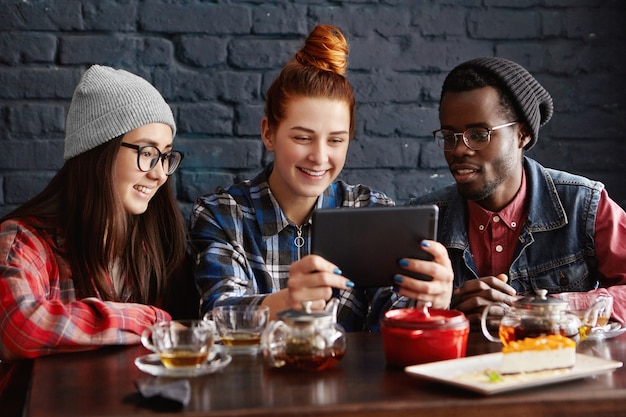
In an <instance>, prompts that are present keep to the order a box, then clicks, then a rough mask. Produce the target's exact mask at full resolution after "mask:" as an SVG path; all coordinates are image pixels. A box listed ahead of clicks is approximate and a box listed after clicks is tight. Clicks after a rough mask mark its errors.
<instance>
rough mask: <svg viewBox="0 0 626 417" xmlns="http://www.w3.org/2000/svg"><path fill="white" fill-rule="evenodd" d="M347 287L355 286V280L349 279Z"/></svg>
mask: <svg viewBox="0 0 626 417" xmlns="http://www.w3.org/2000/svg"><path fill="white" fill-rule="evenodd" d="M346 287H348V288H354V282H352V281H348V282H346Z"/></svg>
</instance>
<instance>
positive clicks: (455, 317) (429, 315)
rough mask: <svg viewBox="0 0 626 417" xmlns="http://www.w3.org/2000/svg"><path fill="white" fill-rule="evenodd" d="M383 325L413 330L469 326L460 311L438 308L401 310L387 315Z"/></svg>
mask: <svg viewBox="0 0 626 417" xmlns="http://www.w3.org/2000/svg"><path fill="white" fill-rule="evenodd" d="M381 324H382V325H383V326H387V327H398V328H403V329H413V330H433V329H457V328H463V327H467V326H469V321H468V320H467V317H465V314H463V313H462V312H461V311H458V310H444V309H438V308H431V309H429V308H428V306H427V305H426V306H424V307H423V308H420V307H417V308H399V309H396V310H389V311H387V312H386V313H385V317H384V318H383V319H382V322H381Z"/></svg>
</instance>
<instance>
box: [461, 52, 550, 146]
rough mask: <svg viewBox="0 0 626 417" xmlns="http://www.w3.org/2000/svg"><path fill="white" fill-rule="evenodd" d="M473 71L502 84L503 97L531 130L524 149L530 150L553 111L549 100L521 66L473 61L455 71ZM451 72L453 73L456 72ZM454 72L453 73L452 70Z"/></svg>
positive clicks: (489, 59) (493, 59)
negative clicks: (486, 73)
mask: <svg viewBox="0 0 626 417" xmlns="http://www.w3.org/2000/svg"><path fill="white" fill-rule="evenodd" d="M462 68H473V69H476V70H477V71H478V72H481V73H484V72H488V73H489V74H491V75H493V76H495V77H496V78H498V79H499V80H500V81H501V82H502V87H503V88H504V93H505V94H507V95H508V96H509V97H510V98H511V99H512V100H513V102H514V103H515V105H516V106H517V107H518V108H517V110H518V112H520V113H521V117H522V118H523V120H518V121H519V122H525V123H527V124H528V126H530V128H531V129H532V132H531V139H530V142H528V144H527V145H526V146H525V147H524V149H526V150H528V149H530V148H532V147H533V146H534V145H535V143H536V142H537V138H538V137H539V127H540V126H543V125H544V124H546V123H548V120H550V118H551V117H552V113H553V111H554V105H553V103H552V97H550V94H549V93H548V92H547V91H546V89H545V88H543V86H542V85H541V84H539V82H538V81H537V80H536V79H535V77H533V76H532V75H530V73H529V72H528V71H526V69H525V68H523V67H522V66H521V65H519V64H517V63H515V62H513V61H509V60H508V59H504V58H496V57H485V58H476V59H473V60H471V61H467V62H465V63H463V64H461V65H459V66H458V67H457V68H456V69H462ZM456 69H455V70H456ZM453 71H454V70H453Z"/></svg>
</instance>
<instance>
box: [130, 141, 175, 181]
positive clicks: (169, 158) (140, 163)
mask: <svg viewBox="0 0 626 417" xmlns="http://www.w3.org/2000/svg"><path fill="white" fill-rule="evenodd" d="M122 146H124V147H126V148H131V149H135V150H136V151H137V167H138V168H139V170H140V171H143V172H148V171H150V170H151V169H152V168H154V167H155V166H156V164H157V162H159V159H160V160H161V165H163V171H165V175H167V176H170V175H172V174H173V173H174V171H176V168H178V165H180V161H182V160H183V158H184V157H185V155H183V153H182V152H179V151H169V152H165V153H161V151H160V150H159V148H157V147H156V146H152V145H144V146H140V145H132V144H130V143H126V142H122Z"/></svg>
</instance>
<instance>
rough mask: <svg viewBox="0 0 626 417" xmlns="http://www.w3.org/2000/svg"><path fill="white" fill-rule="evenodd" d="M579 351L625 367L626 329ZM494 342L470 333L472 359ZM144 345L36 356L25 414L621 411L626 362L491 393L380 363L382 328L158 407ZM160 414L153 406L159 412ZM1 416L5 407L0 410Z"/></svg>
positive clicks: (236, 372) (194, 384)
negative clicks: (328, 357) (315, 359)
mask: <svg viewBox="0 0 626 417" xmlns="http://www.w3.org/2000/svg"><path fill="white" fill-rule="evenodd" d="M585 343H586V344H587V343H588V344H587V345H585V344H583V345H581V346H580V347H579V350H581V349H582V352H583V353H593V354H595V355H600V356H603V357H605V358H607V359H608V358H611V359H615V360H619V361H622V362H625V363H626V334H624V335H621V336H620V337H617V338H614V339H611V340H607V341H604V342H585ZM499 349H500V345H499V344H496V343H490V342H487V341H486V340H485V339H484V338H483V336H482V335H481V334H475V333H473V334H471V336H470V342H469V345H468V355H475V354H482V353H489V352H496V351H499ZM146 353H148V352H147V351H146V350H145V349H144V348H143V347H141V346H131V347H112V348H104V349H102V350H99V351H94V352H86V353H72V354H63V355H55V356H49V357H44V358H41V359H37V360H35V361H34V365H33V372H32V380H31V385H30V391H29V396H28V398H27V402H26V407H25V412H24V415H25V416H28V417H43V416H45V417H55V416H59V417H61V416H63V417H71V416H130V415H133V416H137V415H140V416H141V415H154V414H158V415H160V416H167V415H185V416H205V415H206V416H274V417H277V416H303V415H311V416H313V415H314V416H330V415H333V416H335V415H341V416H376V417H386V416H403V417H406V416H409V415H411V416H421V415H424V416H429V417H437V416H463V417H472V416H481V417H489V416H520V417H521V416H524V417H527V416H532V417H539V416H557V415H563V416H568V417H573V416H586V417H589V416H594V417H602V416H605V417H608V416H618V415H619V416H624V415H626V368H625V367H622V368H620V369H617V370H616V371H614V372H612V373H608V374H602V375H597V376H593V377H588V378H585V379H580V380H576V381H569V382H563V383H560V384H556V385H548V386H542V387H536V388H531V389H527V390H522V391H515V392H509V393H504V394H499V395H492V396H481V395H479V394H475V393H472V392H469V391H465V390H463V389H461V388H455V387H451V386H447V385H442V384H438V383H434V382H429V381H427V380H423V379H420V378H416V377H413V376H410V375H408V374H406V373H405V372H404V371H403V370H402V369H393V368H389V367H387V366H386V365H385V360H384V355H383V350H382V341H381V337H380V334H367V333H353V334H349V335H348V350H347V353H346V355H345V356H344V358H343V360H342V361H341V363H340V365H339V367H338V368H337V369H335V370H331V371H326V372H321V373H303V372H289V371H282V370H268V369H267V368H266V367H265V366H264V363H263V361H262V358H261V357H260V356H259V357H253V356H234V357H233V362H232V363H231V364H230V365H228V367H226V368H225V369H224V370H223V371H222V372H220V373H216V374H211V375H205V376H201V377H197V378H191V379H189V381H190V383H191V401H190V403H189V405H188V406H187V407H186V408H184V409H182V410H180V409H169V410H168V409H163V407H162V404H158V403H157V402H155V400H154V399H145V398H143V397H142V396H141V395H140V394H139V393H138V391H137V389H136V387H135V385H134V381H135V380H138V379H140V378H154V377H150V376H149V375H147V374H144V373H142V372H141V371H139V370H138V369H137V368H136V367H135V365H134V364H133V360H134V359H135V358H136V357H137V356H140V355H144V354H146ZM159 407H160V408H161V409H160V410H156V409H157V408H159ZM0 414H1V413H0Z"/></svg>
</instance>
